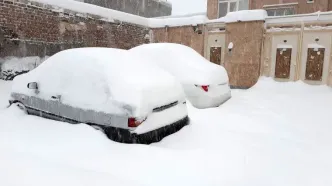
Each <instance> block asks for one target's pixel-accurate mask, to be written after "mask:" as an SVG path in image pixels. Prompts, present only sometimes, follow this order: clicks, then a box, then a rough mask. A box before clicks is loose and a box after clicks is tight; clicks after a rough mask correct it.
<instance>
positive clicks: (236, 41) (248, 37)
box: [224, 21, 264, 88]
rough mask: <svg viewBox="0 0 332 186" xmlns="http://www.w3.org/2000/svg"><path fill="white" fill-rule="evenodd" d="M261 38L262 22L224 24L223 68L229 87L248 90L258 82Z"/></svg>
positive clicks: (262, 33)
mask: <svg viewBox="0 0 332 186" xmlns="http://www.w3.org/2000/svg"><path fill="white" fill-rule="evenodd" d="M263 36H264V21H250V22H236V23H227V24H226V47H225V51H224V54H225V68H226V70H227V72H228V75H229V79H230V80H229V83H230V85H231V87H233V88H250V87H252V86H253V85H254V84H256V82H257V81H258V78H259V76H260V62H261V48H262V42H263ZM230 43H233V48H232V50H231V51H229V49H228V46H229V44H230Z"/></svg>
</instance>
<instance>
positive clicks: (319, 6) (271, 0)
mask: <svg viewBox="0 0 332 186" xmlns="http://www.w3.org/2000/svg"><path fill="white" fill-rule="evenodd" d="M207 2H208V4H207V16H208V17H209V19H216V18H220V17H223V16H225V15H226V14H227V13H228V12H234V11H238V10H248V9H250V10H253V9H265V10H266V11H267V13H268V15H269V16H285V15H294V14H307V13H313V12H317V11H321V12H326V11H332V1H331V0H208V1H207Z"/></svg>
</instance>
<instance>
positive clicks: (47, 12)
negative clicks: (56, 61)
mask: <svg viewBox="0 0 332 186" xmlns="http://www.w3.org/2000/svg"><path fill="white" fill-rule="evenodd" d="M146 34H149V29H147V28H143V27H141V26H138V25H133V24H129V23H121V24H120V23H110V22H106V21H102V20H101V17H98V16H94V15H87V16H79V15H78V14H76V12H72V11H69V10H65V11H64V12H56V11H52V7H51V6H48V5H44V4H40V3H36V2H30V1H28V0H15V1H13V0H0V57H5V56H41V57H43V56H45V55H53V54H54V53H56V52H58V51H61V50H63V49H68V48H75V47H114V48H122V49H129V48H132V47H134V46H137V45H139V44H142V43H145V42H147V41H146V40H145V36H146Z"/></svg>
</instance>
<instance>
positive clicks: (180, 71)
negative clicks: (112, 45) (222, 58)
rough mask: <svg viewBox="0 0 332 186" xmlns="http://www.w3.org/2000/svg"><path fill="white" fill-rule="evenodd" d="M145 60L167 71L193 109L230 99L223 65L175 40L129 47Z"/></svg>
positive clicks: (208, 106)
mask: <svg viewBox="0 0 332 186" xmlns="http://www.w3.org/2000/svg"><path fill="white" fill-rule="evenodd" d="M129 51H130V52H132V53H134V54H135V55H137V56H138V57H141V58H142V59H144V60H143V61H144V62H147V63H151V64H155V65H157V66H159V67H161V68H162V69H164V70H166V71H168V72H170V73H171V74H172V75H174V76H175V77H176V78H177V79H178V80H179V81H180V82H181V83H182V86H183V88H184V91H185V94H186V96H187V99H188V100H189V101H190V102H191V103H192V105H193V106H194V107H196V108H210V107H218V106H220V105H221V104H223V103H224V102H226V101H227V100H228V99H230V98H231V89H230V86H229V84H228V80H229V79H228V74H227V72H226V70H225V68H224V67H222V66H220V65H216V64H214V63H211V62H210V61H208V60H207V59H205V58H204V57H202V56H201V55H200V54H199V53H197V52H196V51H195V50H193V49H192V48H190V47H187V46H184V45H180V44H174V43H151V44H144V45H140V46H137V47H135V48H132V49H130V50H129Z"/></svg>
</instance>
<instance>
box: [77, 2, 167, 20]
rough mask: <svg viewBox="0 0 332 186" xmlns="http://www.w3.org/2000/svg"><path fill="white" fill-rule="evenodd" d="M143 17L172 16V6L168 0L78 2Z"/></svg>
mask: <svg viewBox="0 0 332 186" xmlns="http://www.w3.org/2000/svg"><path fill="white" fill-rule="evenodd" d="M77 1H80V2H85V3H89V4H94V5H98V6H102V7H105V8H109V9H113V10H119V11H121V12H126V13H130V14H134V15H139V16H142V17H161V16H169V15H171V14H172V4H171V3H169V2H167V1H166V0H161V1H160V0H134V1H133V0H77Z"/></svg>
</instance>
